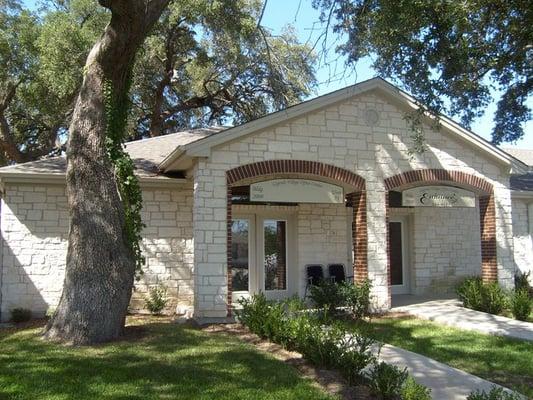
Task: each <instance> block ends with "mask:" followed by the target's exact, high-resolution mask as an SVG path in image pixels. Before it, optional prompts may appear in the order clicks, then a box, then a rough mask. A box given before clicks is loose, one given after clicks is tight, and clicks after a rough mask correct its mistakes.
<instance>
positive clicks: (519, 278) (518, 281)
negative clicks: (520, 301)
mask: <svg viewBox="0 0 533 400" xmlns="http://www.w3.org/2000/svg"><path fill="white" fill-rule="evenodd" d="M530 275H531V272H530V271H528V272H517V273H516V274H515V275H514V288H515V290H525V291H527V293H528V294H529V297H531V298H533V287H531V285H530V284H529V276H530Z"/></svg>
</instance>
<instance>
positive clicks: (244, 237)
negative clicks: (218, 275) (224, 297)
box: [231, 219, 250, 291]
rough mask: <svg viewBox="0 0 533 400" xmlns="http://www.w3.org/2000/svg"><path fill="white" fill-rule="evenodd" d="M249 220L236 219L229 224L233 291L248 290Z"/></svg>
mask: <svg viewBox="0 0 533 400" xmlns="http://www.w3.org/2000/svg"><path fill="white" fill-rule="evenodd" d="M249 228H250V224H249V221H248V220H246V219H236V220H234V221H233V224H232V226H231V259H232V264H231V277H232V281H231V283H232V290H233V291H241V290H242V291H248V271H249V252H248V237H249Z"/></svg>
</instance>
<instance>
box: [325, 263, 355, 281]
mask: <svg viewBox="0 0 533 400" xmlns="http://www.w3.org/2000/svg"><path fill="white" fill-rule="evenodd" d="M328 273H329V277H330V279H331V280H332V281H333V282H335V283H342V282H353V276H347V275H346V270H345V268H344V264H328Z"/></svg>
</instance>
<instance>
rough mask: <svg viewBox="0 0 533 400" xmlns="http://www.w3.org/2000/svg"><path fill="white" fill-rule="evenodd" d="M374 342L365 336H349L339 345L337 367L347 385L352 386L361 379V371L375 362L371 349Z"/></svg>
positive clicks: (374, 344)
mask: <svg viewBox="0 0 533 400" xmlns="http://www.w3.org/2000/svg"><path fill="white" fill-rule="evenodd" d="M375 346H376V341H375V340H374V339H371V338H369V337H366V336H361V335H357V334H351V335H348V336H345V338H344V340H343V341H342V342H341V344H340V348H341V355H340V357H339V358H338V360H337V367H338V369H339V370H340V371H341V373H342V374H343V376H344V377H345V378H346V380H347V381H348V383H350V384H354V383H357V382H359V381H360V380H361V379H362V378H363V371H364V369H365V368H366V367H368V366H369V365H370V364H373V363H375V362H376V356H375V355H374V353H373V351H372V350H373V347H375Z"/></svg>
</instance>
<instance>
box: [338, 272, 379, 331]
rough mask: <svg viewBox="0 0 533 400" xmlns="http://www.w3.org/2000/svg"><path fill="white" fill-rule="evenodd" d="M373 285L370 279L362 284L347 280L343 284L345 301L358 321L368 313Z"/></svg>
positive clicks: (342, 293)
mask: <svg viewBox="0 0 533 400" xmlns="http://www.w3.org/2000/svg"><path fill="white" fill-rule="evenodd" d="M371 287H372V285H371V283H370V281H369V280H368V279H367V280H365V281H364V282H363V283H360V284H357V283H354V284H352V283H349V282H347V283H344V284H343V285H341V288H340V290H341V295H342V299H343V303H344V305H345V306H346V307H347V308H348V311H349V313H350V315H351V316H352V318H353V319H355V320H356V321H357V320H359V319H361V318H363V317H364V316H366V315H368V310H369V307H370V289H371Z"/></svg>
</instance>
